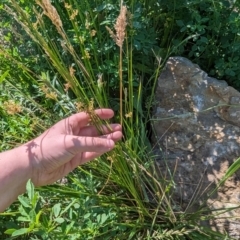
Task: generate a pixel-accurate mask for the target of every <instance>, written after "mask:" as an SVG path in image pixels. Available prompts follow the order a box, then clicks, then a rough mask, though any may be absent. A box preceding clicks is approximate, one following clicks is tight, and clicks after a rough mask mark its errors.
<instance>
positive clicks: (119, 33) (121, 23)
mask: <svg viewBox="0 0 240 240" xmlns="http://www.w3.org/2000/svg"><path fill="white" fill-rule="evenodd" d="M126 26H127V7H126V6H121V10H120V14H119V16H118V18H117V21H116V23H115V25H114V29H115V31H116V34H115V33H114V32H113V31H112V30H111V29H110V28H109V27H106V29H107V30H108V32H109V34H110V36H111V38H112V39H113V40H114V42H115V43H116V44H117V45H118V46H119V47H122V46H123V42H124V39H125V30H126Z"/></svg>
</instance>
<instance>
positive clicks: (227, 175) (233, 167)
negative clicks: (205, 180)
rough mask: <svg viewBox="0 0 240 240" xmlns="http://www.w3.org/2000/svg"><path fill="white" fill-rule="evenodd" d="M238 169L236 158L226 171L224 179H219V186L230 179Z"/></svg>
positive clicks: (239, 166) (239, 161)
mask: <svg viewBox="0 0 240 240" xmlns="http://www.w3.org/2000/svg"><path fill="white" fill-rule="evenodd" d="M239 168H240V158H238V159H237V160H236V161H235V162H234V163H233V164H232V165H231V166H230V167H229V168H228V170H227V172H226V173H225V175H224V177H223V178H222V179H221V181H220V183H219V185H221V184H223V183H224V182H225V181H226V180H227V179H228V178H230V177H231V176H232V175H233V174H234V173H235V172H236V171H237V170H239Z"/></svg>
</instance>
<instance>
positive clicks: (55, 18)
mask: <svg viewBox="0 0 240 240" xmlns="http://www.w3.org/2000/svg"><path fill="white" fill-rule="evenodd" d="M36 3H37V4H38V5H39V6H40V7H41V8H42V9H43V14H45V15H46V16H47V17H48V18H50V19H51V21H52V23H53V24H54V25H55V26H56V28H57V30H58V32H59V33H60V34H62V30H61V29H62V26H63V25H62V20H61V18H60V16H59V14H58V12H57V10H56V8H55V7H54V6H53V5H52V4H51V2H50V0H36Z"/></svg>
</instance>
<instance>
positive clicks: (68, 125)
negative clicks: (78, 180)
mask: <svg viewBox="0 0 240 240" xmlns="http://www.w3.org/2000/svg"><path fill="white" fill-rule="evenodd" d="M95 113H96V114H97V115H98V116H99V118H101V119H110V118H112V117H113V115H114V113H113V111H112V110H111V109H98V110H96V111H95ZM89 122H90V117H89V115H88V114H87V113H85V112H81V113H77V114H74V115H72V116H70V117H68V118H66V119H63V120H61V121H60V122H58V123H56V124H55V125H53V126H52V127H51V128H49V129H48V130H46V131H45V132H44V133H43V134H41V135H40V136H38V137H37V138H35V139H33V140H31V141H29V142H28V143H26V144H23V145H21V146H19V147H17V148H15V149H12V150H9V151H6V152H3V153H0V166H1V168H0V169H1V171H0V183H1V184H0V212H2V211H4V210H5V209H6V208H7V207H8V206H9V205H10V204H11V203H12V202H13V201H15V200H16V198H17V197H18V195H20V194H22V193H24V192H25V190H26V183H27V181H28V180H29V179H31V181H32V182H33V183H34V185H35V186H44V185H48V184H51V183H54V182H56V181H57V180H59V179H61V178H62V177H64V176H66V175H67V174H68V173H70V172H71V171H73V170H74V169H75V168H76V167H77V166H79V165H81V164H84V163H86V162H88V161H91V160H92V159H94V158H96V157H99V156H101V155H102V154H104V153H106V152H108V151H111V150H112V149H113V148H114V146H115V143H116V142H117V141H119V140H120V139H121V138H122V128H121V125H119V124H110V126H108V127H106V126H102V127H101V129H102V131H103V133H102V135H101V134H100V133H99V131H98V130H97V129H96V128H95V127H94V126H91V125H90V124H89Z"/></svg>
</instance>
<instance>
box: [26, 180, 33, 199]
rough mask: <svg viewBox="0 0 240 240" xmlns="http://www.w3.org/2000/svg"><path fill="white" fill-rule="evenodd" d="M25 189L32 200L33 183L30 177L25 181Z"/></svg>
mask: <svg viewBox="0 0 240 240" xmlns="http://www.w3.org/2000/svg"><path fill="white" fill-rule="evenodd" d="M26 190H27V194H28V198H29V199H30V201H31V202H32V200H33V199H34V185H33V183H32V182H31V180H30V179H29V180H28V182H27V186H26Z"/></svg>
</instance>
